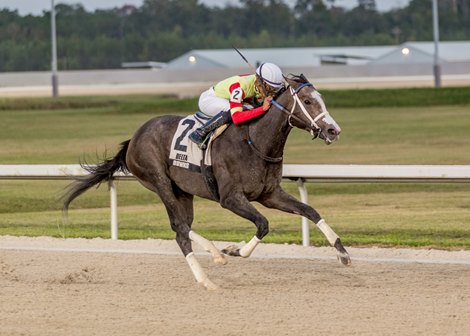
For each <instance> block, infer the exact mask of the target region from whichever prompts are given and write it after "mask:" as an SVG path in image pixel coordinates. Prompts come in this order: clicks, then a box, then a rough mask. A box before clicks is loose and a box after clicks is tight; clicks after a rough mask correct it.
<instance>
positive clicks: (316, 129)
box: [271, 82, 329, 139]
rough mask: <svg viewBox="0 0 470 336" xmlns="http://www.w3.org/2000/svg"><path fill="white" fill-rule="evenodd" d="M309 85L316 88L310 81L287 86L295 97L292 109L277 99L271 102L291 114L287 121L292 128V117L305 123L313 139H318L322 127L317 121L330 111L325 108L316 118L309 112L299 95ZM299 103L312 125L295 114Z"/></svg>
mask: <svg viewBox="0 0 470 336" xmlns="http://www.w3.org/2000/svg"><path fill="white" fill-rule="evenodd" d="M307 86H311V87H313V88H314V86H313V85H312V84H311V83H309V82H307V83H303V84H301V85H300V86H299V87H298V88H297V89H294V88H293V87H292V86H290V85H289V86H288V87H287V89H288V90H289V92H290V94H291V96H292V98H294V104H293V105H292V108H291V109H290V111H289V110H288V109H287V108H285V107H284V106H282V105H281V104H279V103H278V102H277V101H275V100H272V102H271V103H272V104H273V105H274V106H276V107H277V108H278V109H280V110H281V111H282V112H284V113H286V114H288V115H289V117H288V119H287V121H288V122H289V126H290V127H292V128H293V127H294V125H292V122H291V119H294V120H296V121H298V122H299V123H301V124H303V125H305V128H306V129H308V130H309V131H310V134H311V135H312V137H313V139H316V138H318V136H319V135H320V133H321V127H320V126H318V124H317V121H318V120H319V119H321V118H324V117H325V116H327V115H329V113H328V111H326V110H325V111H323V112H322V113H320V114H319V115H317V116H316V117H315V118H312V116H311V115H310V114H309V113H308V112H307V109H306V108H305V106H304V104H303V103H302V101H301V100H300V98H299V96H298V93H299V92H300V91H301V90H302V89H303V88H304V87H307ZM297 105H299V107H300V110H301V111H302V113H303V114H304V115H305V117H306V118H307V119H308V120H309V121H310V125H309V124H307V123H306V122H305V121H303V120H302V119H300V118H299V117H297V116H296V115H294V111H295V108H296V107H297Z"/></svg>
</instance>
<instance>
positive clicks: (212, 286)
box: [200, 279, 219, 291]
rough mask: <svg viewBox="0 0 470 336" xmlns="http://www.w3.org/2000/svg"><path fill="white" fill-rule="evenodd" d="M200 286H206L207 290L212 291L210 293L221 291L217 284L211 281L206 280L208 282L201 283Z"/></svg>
mask: <svg viewBox="0 0 470 336" xmlns="http://www.w3.org/2000/svg"><path fill="white" fill-rule="evenodd" d="M200 284H201V285H202V286H204V288H205V289H207V290H210V291H215V290H217V289H219V287H218V286H217V285H216V284H215V283H213V282H212V281H210V280H209V279H206V280H204V281H202V282H200Z"/></svg>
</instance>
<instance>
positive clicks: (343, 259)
mask: <svg viewBox="0 0 470 336" xmlns="http://www.w3.org/2000/svg"><path fill="white" fill-rule="evenodd" d="M337 257H338V260H339V261H341V263H342V264H343V265H344V266H349V265H351V258H350V257H349V254H347V253H338V255H337Z"/></svg>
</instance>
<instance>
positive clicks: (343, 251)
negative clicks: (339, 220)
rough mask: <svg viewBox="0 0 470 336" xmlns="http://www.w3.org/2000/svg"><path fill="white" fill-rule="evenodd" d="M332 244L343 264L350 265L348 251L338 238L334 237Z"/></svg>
mask: <svg viewBox="0 0 470 336" xmlns="http://www.w3.org/2000/svg"><path fill="white" fill-rule="evenodd" d="M334 246H335V248H336V251H338V254H337V257H338V260H339V261H341V263H342V264H343V265H345V266H349V265H351V258H350V257H349V254H348V251H346V249H345V248H344V246H343V244H342V243H341V240H340V239H339V238H338V239H336V242H335V245H334Z"/></svg>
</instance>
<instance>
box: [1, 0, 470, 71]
mask: <svg viewBox="0 0 470 336" xmlns="http://www.w3.org/2000/svg"><path fill="white" fill-rule="evenodd" d="M55 9H56V24H57V47H58V66H59V69H60V70H74V69H107V68H120V67H121V64H122V62H129V61H159V62H166V61H169V60H171V59H173V58H175V57H177V56H179V55H181V54H183V53H185V52H187V51H189V50H191V49H217V48H230V47H231V46H232V45H236V46H238V47H240V48H269V47H317V46H353V45H391V44H399V43H402V42H404V41H431V40H432V38H433V35H432V7H431V0H411V1H410V2H409V4H408V5H407V6H406V7H404V8H401V9H394V10H390V11H388V12H378V11H377V10H376V6H375V1H374V0H359V1H358V4H357V6H356V7H354V8H352V9H350V10H346V9H344V8H342V7H341V6H340V1H334V0H325V1H323V0H297V1H296V2H295V4H294V5H293V6H289V5H287V4H286V3H285V2H284V1H282V0H240V5H238V6H226V7H208V6H206V5H204V4H202V3H200V2H199V1H198V0H144V3H143V5H142V6H140V7H134V6H129V5H127V6H124V7H122V8H115V9H110V10H96V11H94V12H88V11H86V10H85V9H84V7H83V6H81V5H79V4H76V5H65V4H58V5H56V8H55ZM439 21H440V22H439V23H440V38H441V40H469V39H470V24H469V22H470V0H440V1H439ZM0 41H1V42H0V71H2V72H5V71H35V70H48V69H50V59H51V56H50V55H51V33H50V12H43V14H42V15H39V16H33V15H26V16H21V15H19V14H18V12H17V11H10V10H6V9H3V10H1V11H0Z"/></svg>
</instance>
